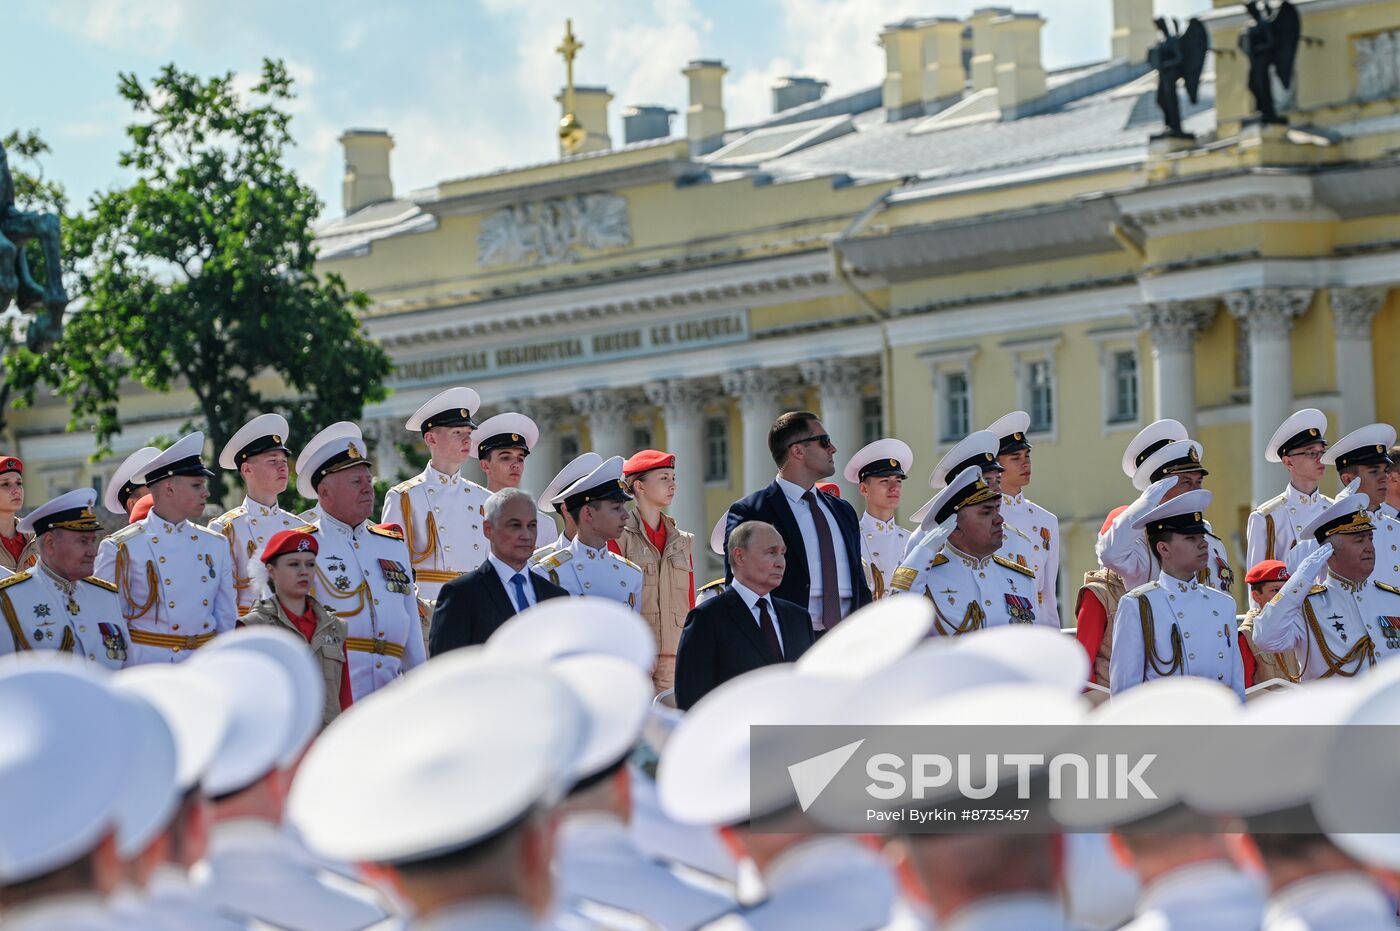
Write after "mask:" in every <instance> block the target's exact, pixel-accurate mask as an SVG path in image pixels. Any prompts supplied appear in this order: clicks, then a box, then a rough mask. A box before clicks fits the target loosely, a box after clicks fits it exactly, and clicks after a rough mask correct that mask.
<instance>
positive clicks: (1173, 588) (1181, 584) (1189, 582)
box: [1157, 569, 1200, 592]
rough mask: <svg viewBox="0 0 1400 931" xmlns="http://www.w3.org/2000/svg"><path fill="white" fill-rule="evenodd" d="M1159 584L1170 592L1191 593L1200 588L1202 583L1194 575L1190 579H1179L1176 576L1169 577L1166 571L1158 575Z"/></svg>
mask: <svg viewBox="0 0 1400 931" xmlns="http://www.w3.org/2000/svg"><path fill="white" fill-rule="evenodd" d="M1157 584H1158V585H1160V586H1161V587H1162V588H1165V589H1166V590H1167V591H1169V592H1189V591H1194V590H1195V589H1197V588H1200V583H1199V582H1197V581H1196V577H1195V576H1194V575H1193V576H1191V578H1189V579H1178V578H1177V577H1176V576H1174V575H1168V574H1167V570H1165V569H1163V570H1162V571H1160V572H1158V573H1157Z"/></svg>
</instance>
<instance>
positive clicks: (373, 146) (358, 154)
mask: <svg viewBox="0 0 1400 931" xmlns="http://www.w3.org/2000/svg"><path fill="white" fill-rule="evenodd" d="M340 145H341V148H342V149H343V150H344V152H345V177H344V179H343V181H342V184H341V195H340V196H341V202H342V204H343V205H344V208H345V213H346V215H347V216H348V215H350V214H352V213H354V212H355V211H356V210H359V209H360V208H361V207H367V206H369V205H370V204H377V203H379V202H380V201H384V200H392V199H393V197H394V182H393V181H392V180H391V179H390V178H389V152H390V151H391V150H392V149H393V148H394V140H393V137H391V136H390V135H389V134H388V133H387V132H385V131H384V130H382V129H347V130H346V131H345V133H344V134H343V135H342V136H341V137H340Z"/></svg>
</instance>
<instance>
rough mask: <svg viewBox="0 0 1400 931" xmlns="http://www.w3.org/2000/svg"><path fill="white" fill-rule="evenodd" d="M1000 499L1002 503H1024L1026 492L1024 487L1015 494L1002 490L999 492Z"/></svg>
mask: <svg viewBox="0 0 1400 931" xmlns="http://www.w3.org/2000/svg"><path fill="white" fill-rule="evenodd" d="M1001 501H1002V503H1003V504H1025V503H1026V492H1025V489H1022V490H1020V491H1018V492H1016V494H1014V495H1008V494H1007V493H1006V492H1004V491H1003V492H1002V493H1001Z"/></svg>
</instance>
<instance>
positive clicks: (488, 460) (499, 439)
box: [470, 411, 555, 549]
mask: <svg viewBox="0 0 1400 931" xmlns="http://www.w3.org/2000/svg"><path fill="white" fill-rule="evenodd" d="M539 441H540V428H539V425H538V424H536V423H535V422H534V421H533V420H531V419H530V418H529V417H526V416H525V415H524V414H517V413H515V412H514V411H508V412H506V413H504V414H496V415H495V416H494V417H487V418H486V419H485V420H483V421H482V422H481V423H480V424H478V425H477V427H476V429H475V430H473V431H472V445H471V450H470V453H471V457H472V458H473V459H475V460H476V461H477V465H479V466H481V471H482V472H483V473H485V476H486V490H487V491H488V492H490V493H491V494H493V495H494V494H495V493H496V492H498V491H500V490H501V489H502V488H519V487H520V480H521V479H522V478H523V477H524V476H525V457H527V456H529V455H530V451H531V450H533V449H534V448H535V444H536V443H538V442H539ZM537 513H538V516H539V529H538V531H537V534H538V539H537V540H536V542H535V548H536V549H538V548H539V547H541V546H545V545H547V544H549V543H550V541H552V540H553V539H554V529H555V528H554V521H553V520H552V519H550V516H549V513H548V512H547V511H542V510H540V511H537Z"/></svg>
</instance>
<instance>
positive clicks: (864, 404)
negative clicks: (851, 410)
mask: <svg viewBox="0 0 1400 931" xmlns="http://www.w3.org/2000/svg"><path fill="white" fill-rule="evenodd" d="M860 433H861V443H862V444H870V443H873V442H875V441H876V440H878V439H880V438H881V437H882V436H884V434H885V405H884V403H883V401H881V399H880V396H879V395H878V394H868V395H866V396H865V397H864V398H861V401H860Z"/></svg>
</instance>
